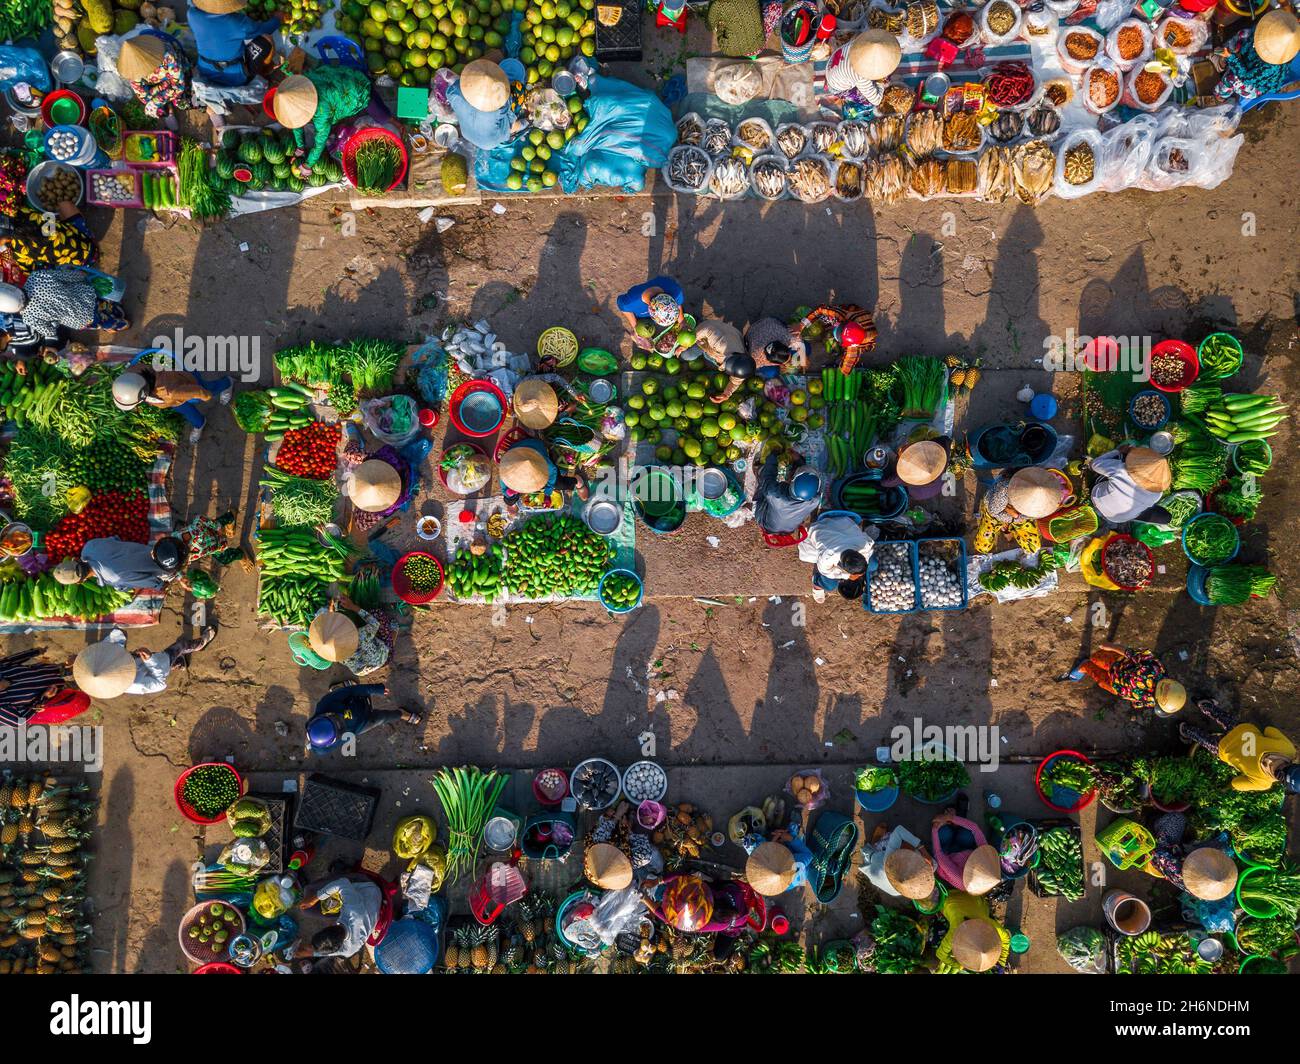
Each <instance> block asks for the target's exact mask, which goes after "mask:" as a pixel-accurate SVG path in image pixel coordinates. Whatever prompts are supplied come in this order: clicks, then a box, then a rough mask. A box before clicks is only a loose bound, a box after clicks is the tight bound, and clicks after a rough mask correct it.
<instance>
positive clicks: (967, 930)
mask: <svg viewBox="0 0 1300 1064" xmlns="http://www.w3.org/2000/svg"><path fill="white" fill-rule="evenodd" d="M952 956H953V960H955V961H956V962H957V963H958V964H960V965H961V966H962V967H963V968H965V969H967V970H968V971H972V972H987V971H988V970H989V969H990V968H992V967H993V966H994V965H995V964H997V963H998V958H1000V957H1001V956H1002V936H1001V935H999V934H998V929H997V928H996V927H994V926H993V925H992V924H991V923H989V922H988V921H987V920H980V919H971V920H963V921H962V922H961V924H960V925H958V927H957V930H956V931H954V932H953V933H952Z"/></svg>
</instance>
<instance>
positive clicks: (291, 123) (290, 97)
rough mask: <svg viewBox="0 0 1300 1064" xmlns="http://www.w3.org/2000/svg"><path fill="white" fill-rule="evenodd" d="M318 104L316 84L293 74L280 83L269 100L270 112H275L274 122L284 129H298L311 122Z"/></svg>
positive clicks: (309, 79)
mask: <svg viewBox="0 0 1300 1064" xmlns="http://www.w3.org/2000/svg"><path fill="white" fill-rule="evenodd" d="M319 102H320V97H319V95H318V94H317V92H316V83H315V82H313V81H312V80H311V78H305V77H303V76H302V75H301V74H294V75H292V76H291V77H287V78H285V79H284V80H283V81H282V82H280V85H279V87H278V88H277V89H276V90H275V95H274V96H273V97H272V98H271V110H272V111H274V112H275V120H276V121H277V122H279V123H280V125H282V126H284V127H285V129H298V128H299V127H300V126H305V125H306V124H307V123H308V122H310V121H311V120H312V116H314V115H315V114H316V105H317V104H318V103H319Z"/></svg>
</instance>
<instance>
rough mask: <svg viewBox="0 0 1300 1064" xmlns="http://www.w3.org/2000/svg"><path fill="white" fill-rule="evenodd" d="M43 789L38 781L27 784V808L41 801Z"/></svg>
mask: <svg viewBox="0 0 1300 1064" xmlns="http://www.w3.org/2000/svg"><path fill="white" fill-rule="evenodd" d="M43 789H44V788H43V785H42V783H41V781H40V780H32V781H31V782H30V783H29V784H27V805H28V806H29V807H32V806H35V805H36V803H37V802H39V801H40V800H41V791H42V790H43Z"/></svg>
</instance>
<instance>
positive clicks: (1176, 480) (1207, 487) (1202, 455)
mask: <svg viewBox="0 0 1300 1064" xmlns="http://www.w3.org/2000/svg"><path fill="white" fill-rule="evenodd" d="M1169 466H1170V472H1171V474H1172V487H1173V490H1174V491H1185V490H1188V489H1191V490H1194V491H1213V490H1214V489H1215V488H1216V487H1217V486H1218V485H1219V482H1220V481H1221V480H1223V474H1224V473H1225V472H1226V471H1227V468H1228V452H1227V451H1226V450H1225V449H1224V447H1223V445H1222V444H1220V443H1219V442H1218V441H1217V440H1212V439H1210V437H1208V436H1202V435H1198V436H1193V437H1192V438H1191V439H1189V440H1188V441H1187V442H1186V443H1184V444H1182V445H1181V446H1180V447H1179V448H1178V450H1177V451H1175V452H1174V454H1172V455H1171V456H1170V459H1169Z"/></svg>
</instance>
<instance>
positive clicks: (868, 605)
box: [862, 539, 921, 616]
mask: <svg viewBox="0 0 1300 1064" xmlns="http://www.w3.org/2000/svg"><path fill="white" fill-rule="evenodd" d="M898 547H902V548H903V549H904V550H906V551H907V556H908V558H909V559H910V560H911V563H912V605H911V607H910V608H909V609H903V610H886V609H877V608H876V607H875V606H874V605H873V604H872V601H871V584H872V575H873V574H874V573H875V571H876V569H877V567H878V565H879V555H880V553H881V551H882V550H885V549H890V548H898ZM917 566H918V563H917V555H916V544H915V543H914V542H913V541H912V540H907V539H892V540H884V541H883V542H881V543H877V544H876V547H875V550H874V551H872V554H871V563H870V564H869V565H868V567H867V580H866V588H865V590H864V591H863V594H862V608H863V609H865V610H866V611H867V612H868V613H878V614H884V615H895V616H896V615H899V614H903V613H915V612H916V611H917V609H918V608H919V603H920V601H921V590H920V587H919V577H920V574H919V571H918V568H917Z"/></svg>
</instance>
